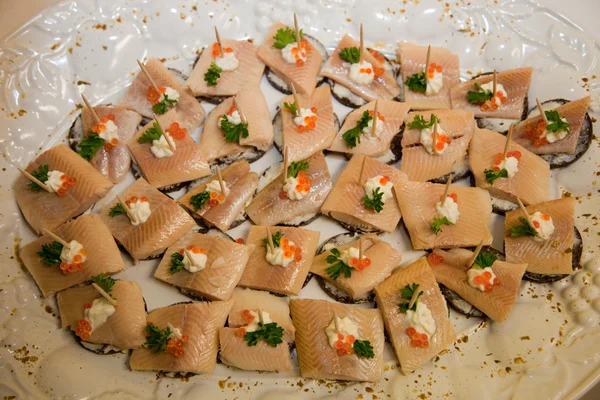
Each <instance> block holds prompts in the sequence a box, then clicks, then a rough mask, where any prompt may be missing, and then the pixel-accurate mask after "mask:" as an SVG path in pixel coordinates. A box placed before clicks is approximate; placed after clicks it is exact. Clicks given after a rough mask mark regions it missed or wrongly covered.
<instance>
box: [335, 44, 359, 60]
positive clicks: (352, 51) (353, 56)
mask: <svg viewBox="0 0 600 400" xmlns="http://www.w3.org/2000/svg"><path fill="white" fill-rule="evenodd" d="M339 55H340V58H341V59H342V60H344V61H348V62H349V63H350V64H356V63H357V62H359V61H360V49H359V48H358V47H356V46H353V47H344V48H343V49H342V50H340V53H339Z"/></svg>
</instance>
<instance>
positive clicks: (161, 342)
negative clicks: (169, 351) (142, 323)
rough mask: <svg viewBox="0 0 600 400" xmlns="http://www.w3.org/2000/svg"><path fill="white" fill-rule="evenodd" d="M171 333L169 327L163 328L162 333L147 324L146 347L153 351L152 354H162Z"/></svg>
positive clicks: (155, 327) (154, 326)
mask: <svg viewBox="0 0 600 400" xmlns="http://www.w3.org/2000/svg"><path fill="white" fill-rule="evenodd" d="M171 333H172V332H171V329H169V327H167V328H165V330H164V331H161V330H160V328H159V327H157V326H156V325H154V324H152V323H149V324H148V325H146V347H148V349H150V350H153V351H154V354H158V353H162V352H164V351H165V348H166V347H167V344H168V343H169V336H171Z"/></svg>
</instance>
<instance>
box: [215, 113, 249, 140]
mask: <svg viewBox="0 0 600 400" xmlns="http://www.w3.org/2000/svg"><path fill="white" fill-rule="evenodd" d="M219 126H220V127H221V130H222V131H223V132H225V141H226V142H227V143H239V142H240V137H242V138H247V137H248V124H247V123H246V124H244V123H243V122H242V123H239V124H234V123H232V122H229V119H227V116H226V115H223V116H222V117H221V123H220V124H219Z"/></svg>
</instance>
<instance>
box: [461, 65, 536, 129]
mask: <svg viewBox="0 0 600 400" xmlns="http://www.w3.org/2000/svg"><path fill="white" fill-rule="evenodd" d="M532 73H533V68H531V67H525V68H515V69H510V70H507V71H502V72H498V73H497V74H496V82H497V84H499V85H502V86H503V87H504V90H505V91H506V99H507V100H506V103H505V104H501V105H500V106H499V107H498V109H497V110H495V111H494V110H491V109H488V110H485V111H484V110H483V109H482V105H480V104H471V103H470V102H469V101H468V100H467V93H468V92H476V91H477V88H476V87H475V84H476V83H477V84H479V85H483V84H486V83H488V82H492V80H493V75H492V74H486V75H481V76H479V77H477V78H475V79H472V80H470V81H467V82H463V83H459V84H457V85H455V86H453V87H452V88H451V89H450V99H451V101H452V108H453V109H460V110H464V111H470V112H472V113H474V114H475V117H488V118H506V119H521V116H522V114H523V109H524V108H527V104H525V98H526V97H527V92H528V91H529V85H530V84H531V74H532ZM483 108H485V107H483Z"/></svg>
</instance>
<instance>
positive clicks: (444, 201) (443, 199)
mask: <svg viewBox="0 0 600 400" xmlns="http://www.w3.org/2000/svg"><path fill="white" fill-rule="evenodd" d="M453 176H454V174H450V176H449V177H448V181H447V182H446V189H444V197H442V207H444V204H445V203H446V198H448V192H449V191H450V185H451V184H452V177H453Z"/></svg>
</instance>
